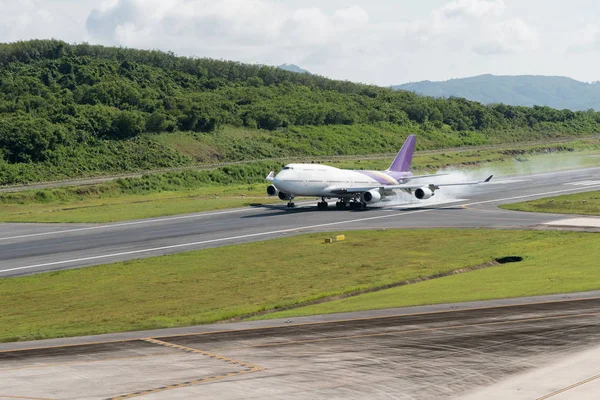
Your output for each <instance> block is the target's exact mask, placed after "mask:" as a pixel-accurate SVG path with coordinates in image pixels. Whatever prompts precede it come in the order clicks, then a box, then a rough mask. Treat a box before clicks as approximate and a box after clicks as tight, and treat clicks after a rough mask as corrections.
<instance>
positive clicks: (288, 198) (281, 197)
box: [277, 192, 292, 200]
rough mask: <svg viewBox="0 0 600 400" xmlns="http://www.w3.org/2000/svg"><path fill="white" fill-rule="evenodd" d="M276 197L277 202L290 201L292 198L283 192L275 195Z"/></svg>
mask: <svg viewBox="0 0 600 400" xmlns="http://www.w3.org/2000/svg"><path fill="white" fill-rule="evenodd" d="M277 196H279V200H291V199H292V196H290V195H289V194H287V193H283V192H279V193H277Z"/></svg>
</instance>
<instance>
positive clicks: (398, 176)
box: [266, 135, 493, 210]
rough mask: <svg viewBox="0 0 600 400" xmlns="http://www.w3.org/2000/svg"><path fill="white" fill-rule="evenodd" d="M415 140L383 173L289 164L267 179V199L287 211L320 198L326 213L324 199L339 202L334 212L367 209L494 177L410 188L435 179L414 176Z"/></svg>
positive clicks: (411, 138) (410, 139) (320, 206)
mask: <svg viewBox="0 0 600 400" xmlns="http://www.w3.org/2000/svg"><path fill="white" fill-rule="evenodd" d="M415 143H416V136H415V135H409V136H408V138H407V139H406V141H405V142H404V144H403V145H402V148H401V149H400V151H399V152H398V154H397V155H396V158H394V161H393V162H392V164H391V165H390V167H389V168H388V169H386V170H385V171H367V170H348V169H339V168H335V167H331V166H329V165H324V164H288V165H286V166H284V167H283V169H282V170H281V171H280V172H279V173H278V174H277V175H275V173H274V171H271V173H269V175H268V176H267V177H266V179H267V180H268V181H270V182H271V185H269V186H268V187H267V194H268V195H269V196H278V197H279V199H281V200H287V201H288V203H287V206H288V207H295V206H296V205H295V204H294V202H293V200H294V198H295V197H297V196H315V197H320V198H321V201H320V202H319V203H317V208H318V209H320V210H324V209H327V208H328V206H329V204H328V203H327V202H326V201H325V199H332V198H335V199H338V201H337V202H336V204H335V205H336V208H339V209H344V208H346V207H349V208H366V207H367V205H370V204H375V203H378V202H379V201H382V200H385V199H386V197H389V196H395V195H396V194H397V193H396V192H395V191H396V190H400V191H403V192H406V193H408V194H410V195H412V196H415V197H416V198H417V199H419V200H427V199H429V198H431V197H432V196H433V195H434V194H435V191H436V190H437V189H440V188H441V187H442V186H459V185H477V184H479V183H485V182H489V181H490V180H491V179H492V177H493V175H490V176H489V177H488V178H487V179H485V180H483V181H472V182H461V183H444V184H435V183H429V184H423V183H415V184H410V183H408V182H410V181H411V180H414V179H422V178H432V177H436V176H440V175H445V174H436V175H413V174H412V173H411V172H410V164H411V162H412V157H413V154H414V150H415Z"/></svg>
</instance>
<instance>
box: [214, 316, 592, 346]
mask: <svg viewBox="0 0 600 400" xmlns="http://www.w3.org/2000/svg"><path fill="white" fill-rule="evenodd" d="M599 315H600V312H597V313H582V314H569V315H558V316H552V317H536V318H524V319H518V320H511V321H495V322H482V323H479V324H464V325H451V326H442V327H438V328H421V329H411V330H406V331H397V332H381V333H365V334H362V335H347V336H333V337H324V338H316V339H305V340H292V341H288V342H280V343H265V344H256V345H248V346H232V347H221V348H218V349H215V350H216V351H223V350H239V349H254V348H260V347H278V346H288V345H293V344H304V343H316V342H327V341H333V340H347V339H361V338H366V337H379V336H398V335H404V334H407V333H421V332H435V331H444V330H448V329H460V328H477V327H485V326H495V325H508V324H515V323H520V322H534V321H548V320H557V319H567V318H581V317H594V316H599Z"/></svg>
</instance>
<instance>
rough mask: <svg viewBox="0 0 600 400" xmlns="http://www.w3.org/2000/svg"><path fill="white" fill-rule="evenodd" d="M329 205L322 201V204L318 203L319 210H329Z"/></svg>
mask: <svg viewBox="0 0 600 400" xmlns="http://www.w3.org/2000/svg"><path fill="white" fill-rule="evenodd" d="M328 205H329V204H327V202H326V201H320V202H318V203H317V208H318V209H319V210H327V206H328Z"/></svg>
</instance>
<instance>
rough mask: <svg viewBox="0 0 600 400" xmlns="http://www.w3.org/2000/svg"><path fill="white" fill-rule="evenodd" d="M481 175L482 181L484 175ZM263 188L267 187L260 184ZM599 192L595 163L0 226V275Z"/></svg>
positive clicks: (497, 216)
mask: <svg viewBox="0 0 600 400" xmlns="http://www.w3.org/2000/svg"><path fill="white" fill-rule="evenodd" d="M481 178H485V176H482V177H481ZM265 186H266V185H265ZM598 189H600V168H587V169H579V170H571V171H563V172H556V173H548V174H537V175H529V176H517V177H508V178H503V177H496V178H495V179H493V180H492V182H491V183H490V184H480V185H476V186H469V187H455V188H449V187H448V188H442V189H441V190H439V191H437V192H436V196H435V197H434V198H432V199H431V200H430V201H427V202H424V203H419V204H418V205H414V204H413V205H399V206H388V207H371V208H368V209H366V210H336V209H335V207H333V204H330V209H329V210H326V211H317V208H316V201H314V202H310V203H307V204H308V205H304V206H301V207H298V208H296V209H288V208H287V207H286V206H285V204H278V205H272V206H260V207H251V208H244V209H234V210H223V211H216V212H208V213H198V214H189V215H180V216H172V217H164V218H154V219H148V220H139V221H129V222H123V223H114V224H87V225H86V224H0V277H10V276H17V275H24V274H31V273H37V272H43V271H54V270H60V269H68V268H76V267H84V266H90V265H98V264H106V263H111V262H116V261H123V260H129V259H135V258H143V257H150V256H157V255H163V254H172V253H176V252H181V251H189V250H195V249H203V248H207V247H216V246H222V245H227V244H235V243H245V242H250V241H257V240H266V239H272V238H278V237H284V236H289V235H294V234H298V233H304V232H315V231H340V230H349V229H373V228H431V227H487V228H528V227H535V226H538V225H539V224H542V223H545V222H549V221H552V220H558V219H561V218H564V216H561V215H553V214H536V213H522V212H511V211H505V210H501V209H499V208H497V205H499V204H503V203H512V202H517V201H524V200H531V199H535V198H541V197H548V196H553V195H559V194H568V193H575V192H580V191H587V190H598Z"/></svg>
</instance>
